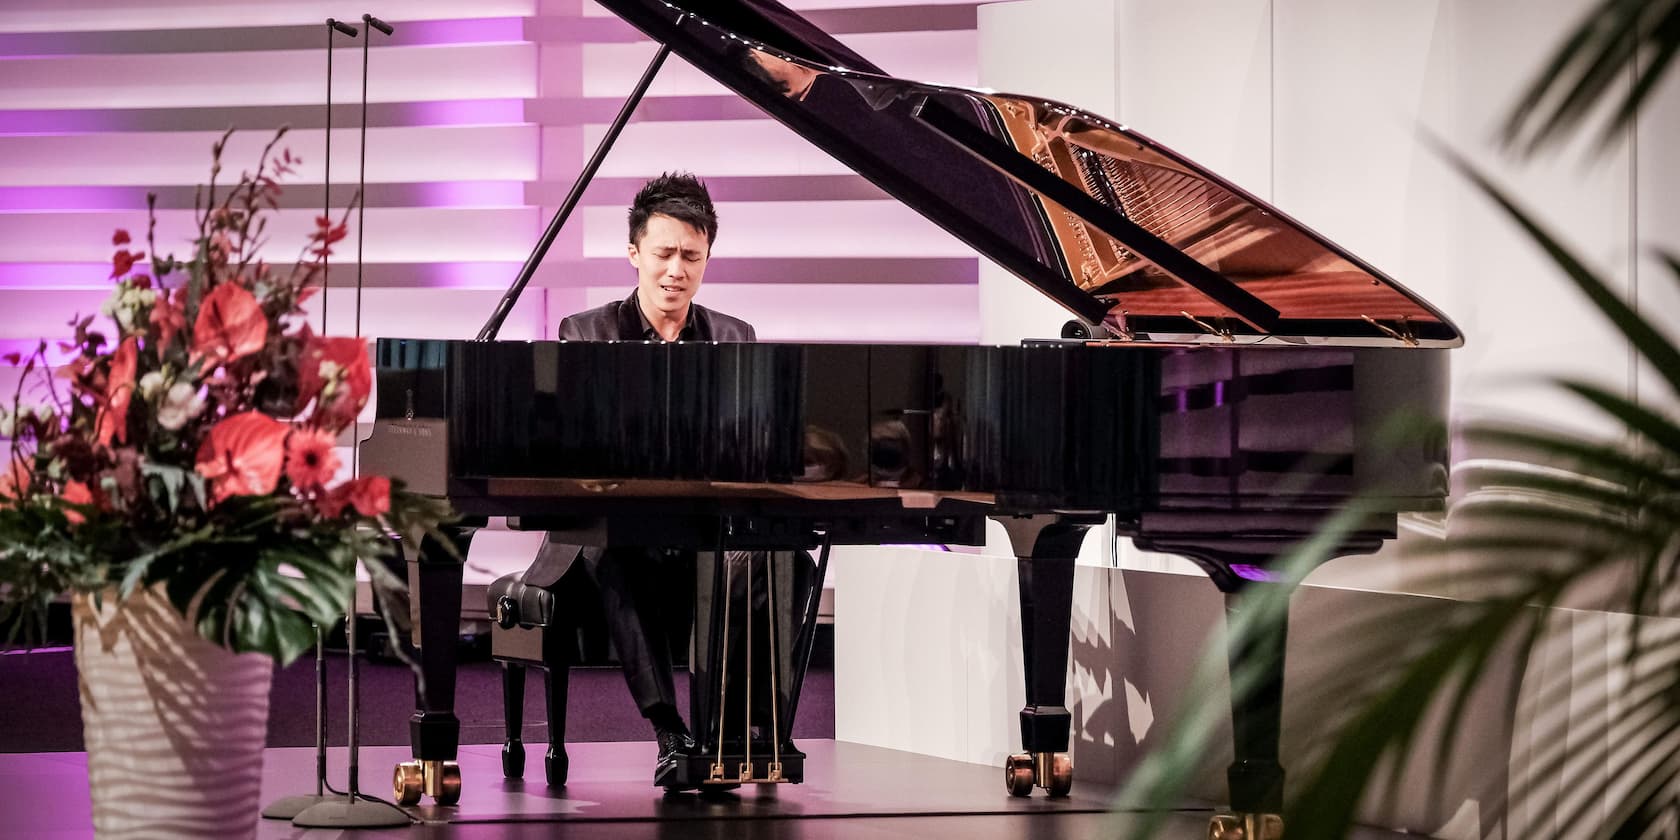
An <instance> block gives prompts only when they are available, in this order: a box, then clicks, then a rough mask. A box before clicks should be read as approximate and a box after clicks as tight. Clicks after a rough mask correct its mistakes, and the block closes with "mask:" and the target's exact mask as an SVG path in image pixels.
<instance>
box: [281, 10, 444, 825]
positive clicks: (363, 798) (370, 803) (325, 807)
mask: <svg viewBox="0 0 1680 840" xmlns="http://www.w3.org/2000/svg"><path fill="white" fill-rule="evenodd" d="M362 23H364V24H366V25H367V29H368V37H367V38H364V39H362V149H361V155H362V162H361V174H360V175H359V176H358V178H357V184H358V188H357V191H356V195H357V201H356V214H357V215H356V337H357V338H360V337H361V335H362V241H363V231H364V229H365V228H366V225H365V223H364V222H365V219H366V217H367V199H366V197H365V193H366V189H367V100H368V92H367V91H368V89H367V84H368V83H367V79H368V47H369V46H370V43H369V42H371V41H372V40H373V31H372V30H375V29H377V30H379V31H380V32H383V33H384V34H385V35H386V36H389V35H390V34H391V33H392V32H393V31H394V30H393V27H392V26H391V25H390V24H388V23H386V22H385V21H382V20H380V19H379V18H376V17H374V16H373V15H362ZM351 428H352V429H354V428H355V426H354V424H352V426H351ZM354 437H355V436H354V435H352V438H354ZM350 458H351V460H350V465H351V466H350V471H351V474H352V475H354V474H355V473H356V472H357V471H358V467H359V464H358V462H357V457H356V453H355V452H354V451H352V454H351V456H350ZM344 635H345V639H346V640H347V646H348V647H349V648H350V651H349V656H350V661H349V672H350V675H349V684H350V685H349V689H350V690H349V693H350V739H349V746H350V768H349V775H350V780H349V784H348V788H349V790H347V791H346V792H345V794H344V796H343V797H342V798H339V797H333V798H331V799H329V800H328V801H325V802H322V803H320V804H318V805H315V806H313V807H311V808H309V809H308V810H305V811H304V812H302V813H300V814H298V815H297V816H296V817H293V818H292V825H295V826H299V827H301V828H384V827H394V826H406V825H409V824H411V823H413V822H415V819H414V818H413V817H412V816H410V815H409V813H408V812H407V811H404V810H403V809H401V808H399V807H398V806H397V805H396V804H394V803H391V802H386V801H384V800H382V799H376V798H374V797H371V796H368V795H367V794H364V793H362V792H361V780H360V779H359V778H358V777H359V776H360V774H361V752H362V744H361V709H360V707H361V699H362V697H361V685H360V682H359V681H358V679H357V672H358V670H359V669H358V668H357V663H358V660H357V657H358V656H359V653H358V651H357V650H356V609H355V597H354V589H352V596H351V604H350V612H349V614H348V615H347V616H346V617H345V625H344Z"/></svg>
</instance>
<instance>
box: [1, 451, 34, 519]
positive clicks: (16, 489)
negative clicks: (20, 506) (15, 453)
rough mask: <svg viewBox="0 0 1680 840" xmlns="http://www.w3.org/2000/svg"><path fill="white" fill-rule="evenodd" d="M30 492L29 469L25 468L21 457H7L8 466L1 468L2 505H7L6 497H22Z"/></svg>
mask: <svg viewBox="0 0 1680 840" xmlns="http://www.w3.org/2000/svg"><path fill="white" fill-rule="evenodd" d="M28 492H29V470H27V469H25V468H24V463H23V461H22V460H21V459H18V458H10V457H8V458H7V459H6V468H5V469H3V470H0V507H5V501H4V500H6V499H21V498H23V496H24V494H25V493H28Z"/></svg>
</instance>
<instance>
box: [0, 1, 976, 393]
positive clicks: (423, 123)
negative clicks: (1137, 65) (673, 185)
mask: <svg viewBox="0 0 1680 840" xmlns="http://www.w3.org/2000/svg"><path fill="white" fill-rule="evenodd" d="M788 5H790V6H792V7H794V8H796V9H800V10H802V11H804V12H805V13H807V14H808V15H809V16H811V18H812V19H813V20H814V21H816V22H817V23H818V24H819V25H821V26H823V27H824V28H825V29H827V30H828V31H830V32H832V33H835V34H836V35H837V36H838V37H840V38H841V39H842V40H844V41H846V42H847V43H848V44H850V45H851V46H852V47H853V48H854V49H856V50H858V51H859V52H860V53H861V54H863V55H865V56H867V57H869V58H870V59H871V60H872V61H874V62H875V63H877V64H879V65H880V66H882V67H884V68H886V69H888V70H889V72H894V73H896V74H898V75H902V76H905V77H909V78H919V79H925V80H929V81H939V82H950V83H957V84H972V83H973V82H974V81H975V76H976V69H975V68H976V61H975V44H976V41H975V14H976V13H975V6H976V5H977V4H976V3H975V2H972V0H969V1H968V2H931V1H930V0H923V1H922V2H913V3H912V2H884V0H802V1H796V2H791V3H789V4H788ZM372 11H374V12H375V13H378V14H382V15H384V16H385V17H386V19H387V20H390V21H391V22H392V23H393V24H395V25H396V27H397V32H396V35H395V36H394V37H391V38H385V37H384V36H379V35H375V36H374V38H375V39H374V41H373V45H374V46H373V48H372V50H371V55H370V58H369V63H370V68H371V69H370V74H369V78H368V80H367V82H368V83H367V89H368V95H369V100H370V105H369V106H368V108H367V112H366V113H367V121H368V126H369V128H368V132H367V137H368V148H367V168H366V181H367V189H366V204H367V207H368V209H367V211H366V212H367V216H366V229H365V231H364V234H365V245H364V253H363V256H364V259H365V264H364V265H363V266H362V271H361V272H360V273H361V276H362V279H363V281H364V283H365V285H366V287H367V291H366V292H365V293H364V294H363V297H362V313H361V328H362V331H363V333H364V334H365V335H368V336H370V337H371V336H375V335H397V334H402V335H421V336H440V337H441V336H451V335H455V336H462V337H466V336H470V335H472V334H474V333H475V332H476V331H477V330H478V327H479V325H480V323H481V322H482V320H483V319H484V318H485V317H486V316H487V315H488V314H489V312H490V311H491V310H492V309H493V307H494V304H495V301H496V299H497V297H498V296H499V294H500V292H501V290H502V289H503V288H504V287H505V286H506V284H507V283H508V282H509V281H511V280H512V278H513V277H514V275H515V274H516V273H517V271H518V267H519V265H520V263H521V262H522V261H523V260H524V258H525V256H526V255H527V253H528V252H529V251H530V249H531V247H532V246H533V245H534V244H535V242H536V240H537V238H538V236H539V234H540V233H541V231H542V229H543V227H544V226H545V225H546V223H547V221H548V218H549V215H550V214H551V213H552V212H553V210H554V208H555V206H556V205H557V204H559V202H560V200H561V198H562V197H563V196H564V195H565V193H566V192H567V190H568V189H569V187H570V186H571V182H572V180H573V178H574V177H575V176H576V174H577V172H578V170H579V169H580V168H581V166H582V163H583V161H584V159H585V157H586V156H587V154H588V152H589V150H590V149H592V148H593V146H594V144H595V143H596V142H597V141H598V140H599V138H600V137H601V136H602V134H603V133H604V131H605V127H606V124H607V123H608V122H609V121H610V120H611V118H612V116H613V114H614V113H615V112H616V111H617V110H618V108H619V105H620V103H621V101H622V97H623V96H624V94H625V93H626V92H627V91H628V89H629V88H630V86H631V84H632V82H633V81H634V79H635V78H636V76H637V75H638V74H639V73H640V72H641V69H642V67H643V65H644V63H645V62H646V60H647V58H648V57H650V56H651V54H652V50H653V45H652V44H650V43H649V42H647V41H646V39H645V38H643V37H642V36H641V35H640V33H638V32H636V31H635V30H634V29H632V28H631V27H629V26H628V25H626V24H624V23H623V22H621V21H619V20H617V19H616V18H613V17H611V16H610V15H604V14H603V13H602V11H601V10H600V9H599V8H598V7H596V6H595V5H594V4H593V3H590V2H586V0H473V1H472V2H468V0H405V2H403V3H400V4H391V5H390V6H389V7H388V8H384V9H379V8H375V9H373V10H372ZM345 14H348V13H347V12H346V10H345V9H343V8H341V7H340V6H338V5H335V4H333V3H327V2H306V1H305V0H255V1H254V2H243V3H238V4H228V3H222V2H216V0H9V2H6V3H4V4H0V59H3V60H0V349H3V350H5V351H7V352H9V351H11V350H15V349H21V348H27V347H30V346H33V342H34V340H35V339H36V338H42V337H44V338H49V339H59V338H63V337H64V336H65V334H66V333H67V332H68V329H67V327H65V326H64V325H65V323H66V322H67V321H69V320H70V318H71V317H72V316H73V315H74V314H77V313H90V312H95V311H97V309H98V306H99V303H100V301H101V300H102V299H103V297H104V292H105V290H106V289H108V281H107V280H106V275H107V274H108V273H109V265H108V262H107V260H108V257H109V254H110V250H111V249H110V247H109V245H108V243H109V241H110V235H111V231H112V230H113V229H114V228H117V227H123V228H127V229H128V230H130V231H131V232H133V233H134V234H135V235H136V236H140V235H141V232H142V231H143V230H144V228H145V223H144V208H145V201H146V194H147V193H148V192H155V193H156V194H157V197H158V207H159V214H158V215H159V227H158V237H159V248H160V250H163V251H165V252H168V251H174V252H176V253H178V254H181V253H185V252H186V251H187V250H188V248H189V247H190V246H189V245H188V239H189V237H190V235H191V232H192V230H193V228H194V225H193V221H192V208H193V206H194V200H195V188H196V185H198V184H199V183H201V182H202V181H204V180H205V178H206V176H207V174H208V169H209V150H210V145H211V144H212V143H213V142H214V141H215V140H216V138H218V137H219V136H221V133H222V131H223V130H224V129H225V128H226V127H228V126H230V125H231V126H237V127H238V128H239V132H238V133H236V134H235V135H234V137H233V140H232V141H231V143H230V144H229V147H228V150H227V152H226V154H225V161H226V166H227V169H228V170H231V171H233V172H236V171H238V170H239V169H245V168H250V167H252V166H253V165H254V163H255V160H256V156H257V154H258V152H259V150H260V149H261V147H262V145H263V144H264V143H266V142H267V140H268V139H269V137H270V136H271V135H272V133H273V132H274V130H275V129H277V128H278V127H279V126H281V125H287V126H290V130H289V134H288V136H287V138H286V139H285V140H284V141H283V145H284V146H286V147H288V148H290V149H291V150H292V151H293V153H294V154H296V155H298V156H300V157H302V158H303V163H302V165H301V166H300V167H299V168H298V175H297V177H296V178H294V179H293V180H292V181H291V182H289V183H288V184H287V186H286V193H285V195H284V196H283V198H282V202H281V204H282V209H281V211H280V212H279V213H278V215H277V217H276V218H275V219H274V220H272V222H271V224H270V231H271V234H272V236H271V244H270V246H269V248H268V250H267V253H266V256H267V257H268V259H270V260H271V261H280V262H284V261H285V260H286V259H288V258H290V257H292V256H293V255H295V254H296V253H297V249H298V248H300V247H301V245H302V244H303V237H304V236H305V234H306V233H307V231H308V230H309V229H310V227H311V223H312V222H311V220H312V217H313V216H314V215H315V214H316V213H318V212H319V209H320V205H321V203H322V201H323V200H324V199H325V200H328V201H329V202H330V203H331V205H332V206H333V207H334V208H335V209H334V211H333V212H334V213H335V214H337V213H340V212H342V208H344V207H345V206H347V205H348V204H349V203H350V201H351V200H352V197H353V195H354V193H355V187H354V181H355V178H356V175H357V163H358V159H359V157H360V152H361V149H360V131H359V124H360V122H361V118H362V109H361V107H360V105H359V104H358V100H359V97H360V93H361V90H362V82H363V80H362V72H361V70H362V54H361V53H362V49H361V40H360V39H355V40H351V39H344V38H339V39H338V40H337V44H338V45H339V46H338V50H337V51H336V52H335V53H334V83H333V102H334V107H333V112H332V115H331V116H332V125H333V137H332V151H333V160H332V178H333V181H334V186H333V189H332V191H331V196H330V198H326V197H325V196H324V195H323V191H322V183H323V176H324V174H325V169H324V164H325V160H324V155H323V152H324V149H325V145H326V132H325V127H326V125H327V112H326V109H325V107H324V103H325V101H326V98H325V94H326V92H325V89H324V88H325V69H326V67H325V64H326V59H325V54H324V51H323V49H322V47H323V45H324V44H325V42H326V30H325V27H324V26H323V25H322V24H321V23H320V21H322V20H323V19H325V18H326V17H328V16H329V15H345ZM352 22H356V21H352ZM669 169H687V170H692V171H694V172H696V173H697V174H699V175H700V176H702V177H703V178H706V179H707V180H708V181H709V182H710V183H711V184H712V186H713V191H714V195H715V197H716V199H717V200H718V202H719V209H720V215H721V217H722V230H721V232H720V235H719V238H718V243H717V250H716V253H715V260H714V262H713V264H712V265H711V268H710V271H709V273H708V275H707V285H706V288H705V290H704V291H703V292H702V293H701V296H700V301H701V302H702V303H706V304H710V305H712V306H714V307H716V308H719V309H722V310H724V311H727V312H731V313H734V314H738V315H741V316H742V317H746V318H748V319H750V320H752V321H754V322H755V323H756V324H757V325H758V327H759V332H760V335H762V336H764V337H766V338H771V339H790V340H791V339H798V340H818V341H865V340H868V341H880V340H905V341H941V342H966V341H973V340H974V339H975V338H976V337H977V334H978V327H977V315H976V306H977V303H976V301H977V298H976V293H975V283H976V276H977V258H976V256H975V255H974V253H973V252H972V251H971V250H969V249H967V248H966V247H965V246H963V245H961V244H960V243H958V242H956V241H955V240H954V239H952V238H951V237H950V236H948V235H946V234H944V233H943V232H941V231H940V230H939V229H938V228H937V227H935V226H934V225H932V224H931V223H929V222H927V221H926V220H924V219H922V218H920V217H918V216H916V215H915V214H914V213H912V212H910V211H908V210H906V209H905V208H903V207H902V206H901V205H898V204H897V203H896V202H894V201H892V200H891V199H890V198H888V197H887V196H886V195H885V194H884V193H882V192H881V191H880V190H879V189H878V188H876V187H875V186H874V185H872V184H869V183H868V182H867V181H865V180H863V179H862V178H860V177H859V176H857V175H855V174H854V173H852V172H850V171H849V170H847V169H846V168H845V167H843V166H841V165H839V164H838V163H836V162H835V161H833V160H832V159H830V158H828V157H827V156H826V155H825V154H823V153H822V152H821V151H819V150H817V149H815V148H814V147H812V146H811V145H810V144H809V143H807V142H806V141H804V140H803V139H801V138H799V137H797V136H796V135H794V134H792V133H791V132H789V131H787V130H786V129H783V128H782V127H781V126H780V125H778V124H776V123H774V122H772V121H770V120H768V119H767V118H766V117H765V116H764V115H763V114H762V113H761V112H759V111H758V110H757V109H756V108H754V107H752V106H751V105H750V104H748V103H746V102H744V101H742V100H740V99H738V98H737V97H735V96H734V95H733V94H731V93H729V92H728V91H726V90H724V89H723V88H721V87H720V86H718V85H716V84H714V83H712V82H711V81H709V80H708V79H706V78H705V77H704V76H703V74H701V73H699V72H698V71H696V70H695V69H694V68H692V67H688V66H686V65H685V64H683V62H681V61H680V60H678V61H673V62H671V63H670V64H668V66H667V68H666V71H665V73H664V74H663V75H662V76H661V78H660V80H659V81H658V82H657V83H656V84H655V86H654V88H653V91H652V92H651V93H650V95H649V97H648V98H647V99H646V100H644V102H643V104H642V106H641V108H639V109H638V111H637V113H636V115H635V117H634V118H633V120H632V123H631V125H630V126H629V127H628V129H627V130H626V131H625V133H624V135H623V137H622V139H621V140H620V141H619V143H618V145H617V147H616V148H615V150H614V152H613V154H612V155H611V156H609V158H608V160H607V162H606V165H605V166H604V167H603V169H602V171H601V175H600V178H599V179H597V181H596V182H595V183H594V184H593V185H592V186H591V188H590V189H589V190H588V191H587V192H586V193H585V195H584V198H583V206H582V207H581V208H580V209H579V211H578V212H577V214H576V215H575V216H574V217H573V219H572V221H571V223H570V224H569V225H568V227H567V229H566V230H565V231H564V232H563V233H562V235H561V236H560V238H559V240H558V241H557V243H556V244H555V246H554V248H553V250H552V251H551V252H550V253H549V255H548V257H547V259H546V260H545V262H544V264H543V267H542V269H541V270H540V271H539V272H538V274H537V277H536V281H535V284H534V285H533V286H532V288H531V289H530V290H529V291H528V292H527V293H526V298H525V299H524V300H523V301H522V302H521V304H520V306H519V308H518V309H517V310H516V312H515V314H514V316H513V317H512V318H510V319H509V321H508V323H507V325H506V327H505V328H504V329H503V332H502V336H503V337H504V338H509V339H529V338H538V337H546V336H550V335H552V334H553V332H554V329H555V327H556V325H557V323H558V320H559V318H560V317H562V316H564V315H566V314H569V313H570V312H572V311H575V310H576V309H579V308H581V307H583V306H587V305H595V304H598V303H600V302H603V301H605V300H610V299H614V298H618V297H621V296H622V295H624V294H626V293H628V291H629V288H630V286H631V285H632V284H633V282H634V276H633V274H632V273H631V269H630V267H629V266H628V265H627V264H626V263H625V260H624V257H623V254H624V239H625V232H624V208H625V205H626V203H627V202H628V201H629V199H630V197H631V196H632V195H634V193H635V191H636V189H637V188H638V187H639V186H640V184H641V183H642V182H643V181H644V180H645V179H646V178H648V177H651V176H653V175H656V174H658V173H660V172H662V171H665V170H669ZM229 174H231V172H230V173H228V174H224V175H223V176H222V177H221V179H220V180H221V181H222V182H223V183H224V184H225V183H226V182H227V181H228V180H229ZM355 241H356V237H355V236H354V235H352V237H351V238H350V239H349V240H347V241H346V242H345V243H344V244H343V245H341V246H340V249H339V253H338V254H337V255H336V262H335V263H334V266H333V271H332V284H333V287H334V288H333V289H332V291H331V292H330V293H329V294H328V295H327V298H326V306H327V309H328V312H329V315H330V318H329V327H330V328H331V329H332V330H334V331H337V332H349V331H351V330H353V329H354V328H355V307H354V293H353V290H352V289H350V288H348V286H350V285H353V284H354V282H355V280H356V276H357V271H356V270H355V266H353V265H352V264H351V263H350V260H351V258H353V257H354V254H355V250H354V245H355ZM312 306H314V307H317V309H316V314H313V315H312V317H313V318H316V319H317V320H318V317H319V315H318V307H319V306H320V303H319V302H315V303H313V304H312ZM16 375H17V372H16V371H15V370H9V369H0V389H3V390H0V393H4V394H7V395H9V394H10V393H11V389H12V386H13V384H14V383H15V381H16Z"/></svg>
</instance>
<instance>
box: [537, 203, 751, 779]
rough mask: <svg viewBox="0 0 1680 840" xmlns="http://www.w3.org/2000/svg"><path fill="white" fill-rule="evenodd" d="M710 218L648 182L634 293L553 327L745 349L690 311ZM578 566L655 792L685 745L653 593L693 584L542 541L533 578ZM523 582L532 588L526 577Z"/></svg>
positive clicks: (659, 569)
mask: <svg viewBox="0 0 1680 840" xmlns="http://www.w3.org/2000/svg"><path fill="white" fill-rule="evenodd" d="M717 226H718V224H717V212H716V211H715V210H714V209H713V207H712V199H711V196H710V195H709V194H708V193H707V192H706V186H705V184H704V183H702V182H701V181H700V180H699V179H698V178H695V177H694V176H693V175H689V174H665V175H661V176H660V177H658V178H655V179H653V180H652V181H649V182H648V183H647V184H646V185H645V186H643V187H642V189H641V191H640V192H638V193H637V194H636V198H635V201H634V202H633V203H632V204H631V205H630V243H629V250H628V253H629V256H630V264H631V265H632V266H634V267H635V269H636V289H635V291H633V292H631V293H630V296H629V297H626V298H625V299H624V300H621V301H613V302H611V303H608V304H606V305H605V306H600V307H597V308H595V309H591V310H588V311H586V312H580V313H578V314H576V315H572V316H570V317H567V318H565V319H564V320H562V321H561V322H560V337H561V338H562V339H565V340H568V341H753V340H754V339H755V337H756V336H755V334H754V332H753V328H752V325H751V324H748V323H747V322H746V321H743V320H741V319H739V318H732V317H730V316H728V315H725V314H723V313H721V312H717V311H715V310H711V309H706V308H705V307H702V306H700V305H699V304H697V303H694V295H695V293H696V292H698V291H699V290H700V281H701V278H702V277H703V276H704V275H705V273H706V261H707V259H709V258H710V257H711V250H712V242H713V241H714V240H715V239H716V238H717ZM574 559H576V560H581V561H582V562H583V564H584V568H585V569H587V570H588V572H589V574H590V575H591V576H592V577H594V579H595V583H596V585H597V586H598V587H599V588H600V590H601V606H602V610H603V611H604V613H605V615H606V621H607V629H608V632H609V633H610V634H611V635H612V640H613V644H614V646H615V647H617V649H618V658H619V661H620V662H621V663H623V666H624V681H625V682H626V683H627V684H628V685H629V688H630V694H631V696H632V697H633V698H635V700H636V704H637V706H639V707H640V708H641V712H642V716H643V717H645V718H647V720H648V722H649V723H651V724H653V731H654V735H655V738H656V740H657V741H658V743H659V758H658V762H657V764H656V765H655V768H654V784H656V785H659V784H662V781H663V779H664V778H665V777H666V775H667V774H668V773H669V772H670V771H671V769H672V758H673V757H674V756H675V755H676V753H677V752H678V751H679V750H686V749H689V748H691V747H693V745H694V741H693V739H692V738H691V737H690V736H689V733H688V727H687V725H686V724H684V722H683V717H682V713H681V712H679V711H678V710H677V705H676V690H675V688H674V687H673V685H672V678H671V651H670V647H669V642H668V640H669V639H670V638H671V635H672V634H671V632H670V631H671V630H672V629H673V628H672V627H671V625H672V624H674V623H675V622H676V621H678V620H683V619H686V618H687V616H686V615H681V616H679V615H671V614H670V613H671V610H670V607H669V605H670V603H671V600H672V599H670V598H668V597H665V596H664V593H663V592H662V586H663V585H665V584H669V583H670V582H671V581H675V580H681V579H682V576H688V577H689V579H692V575H693V567H692V562H693V555H692V554H691V553H680V552H667V551H654V550H648V549H639V548H630V549H625V548H607V549H605V550H603V549H600V548H584V547H580V546H575V545H566V544H563V543H560V542H557V541H555V540H554V539H552V538H551V539H550V540H549V541H547V542H545V543H544V545H543V548H542V551H541V552H540V553H539V554H538V557H537V562H536V563H535V564H534V566H533V569H532V572H533V573H536V574H537V575H538V576H547V575H545V574H544V573H543V572H542V571H541V570H542V569H545V568H546V569H548V570H551V571H550V572H549V574H553V572H555V571H563V570H564V568H565V567H567V566H569V565H570V564H571V562H572V561H573V560H574ZM527 579H531V578H530V576H529V575H528V577H527Z"/></svg>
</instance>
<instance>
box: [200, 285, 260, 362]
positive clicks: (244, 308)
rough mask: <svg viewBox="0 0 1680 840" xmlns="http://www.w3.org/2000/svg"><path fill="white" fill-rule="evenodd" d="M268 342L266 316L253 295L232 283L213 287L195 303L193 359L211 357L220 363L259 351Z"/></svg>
mask: <svg viewBox="0 0 1680 840" xmlns="http://www.w3.org/2000/svg"><path fill="white" fill-rule="evenodd" d="M266 341H268V316H266V315H264V314H263V311H262V307H261V306H260V305H258V303H257V298H256V295H253V294H251V293H250V292H249V291H246V290H245V289H244V288H243V287H241V286H240V285H238V284H236V283H223V284H222V285H220V286H217V287H216V288H215V289H214V290H213V291H211V292H210V294H207V295H205V296H204V300H202V301H200V302H199V305H198V320H197V321H195V322H193V345H192V356H193V359H194V360H197V359H200V358H204V357H207V356H208V357H213V358H216V359H219V360H221V361H224V362H232V361H235V360H237V359H242V358H244V357H246V356H249V355H251V354H252V353H255V352H257V351H258V350H261V349H262V347H263V343H264V342H266Z"/></svg>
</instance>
